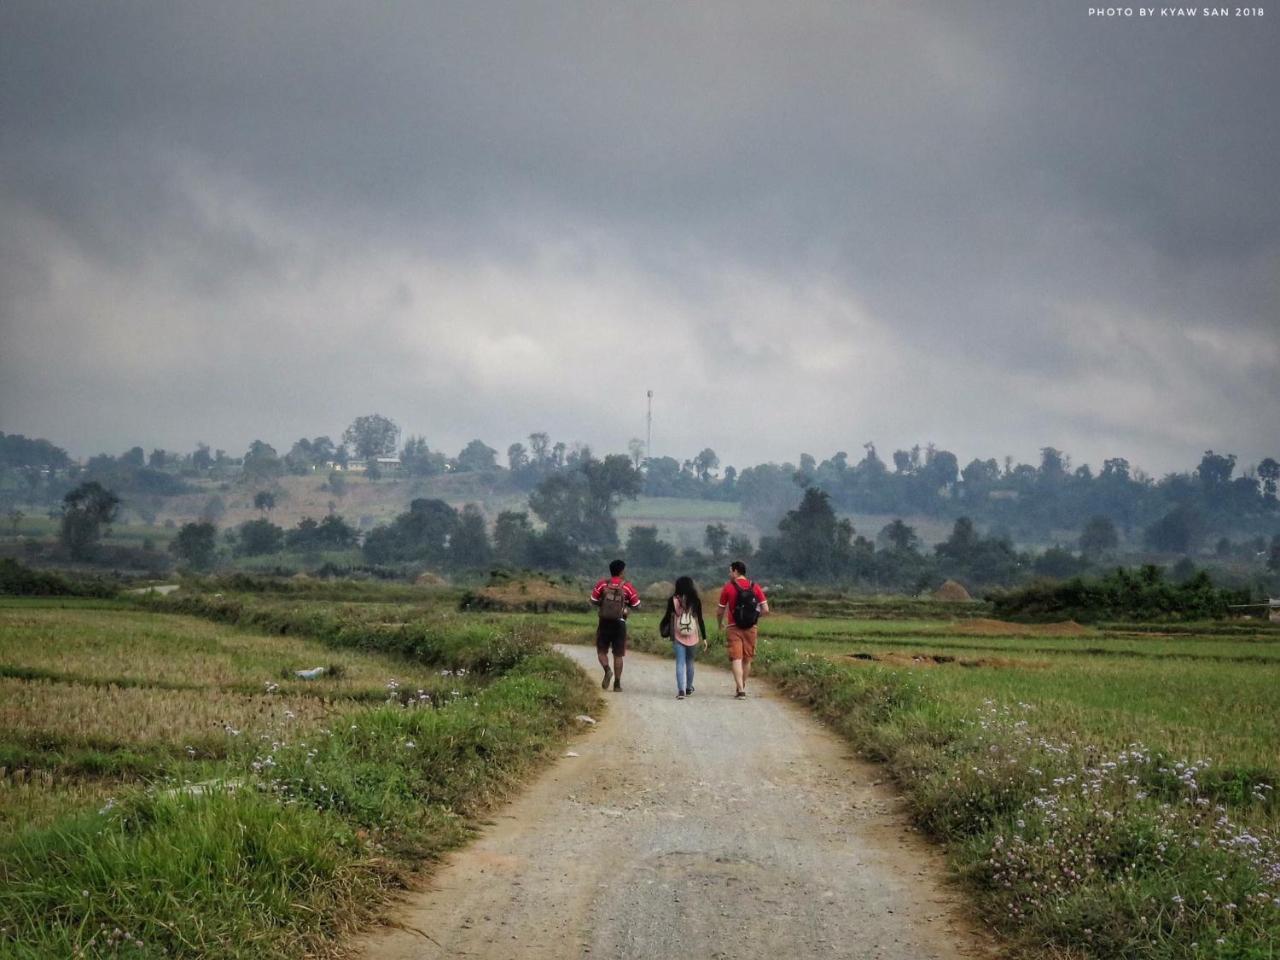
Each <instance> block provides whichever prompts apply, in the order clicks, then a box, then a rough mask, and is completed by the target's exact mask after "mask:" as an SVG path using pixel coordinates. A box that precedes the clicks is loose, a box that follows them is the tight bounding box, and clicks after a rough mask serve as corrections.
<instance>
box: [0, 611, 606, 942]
mask: <svg viewBox="0 0 1280 960" xmlns="http://www.w3.org/2000/svg"><path fill="white" fill-rule="evenodd" d="M545 640H546V636H545V632H544V631H543V629H542V628H541V627H540V626H539V625H531V624H528V623H527V622H526V621H524V620H523V619H521V618H518V617H512V616H506V617H503V618H496V617H489V616H474V617H462V616H460V615H458V614H456V613H454V612H453V611H452V610H450V609H445V610H438V609H435V608H434V607H433V606H431V605H430V604H425V603H422V602H419V603H415V604H404V603H338V602H333V601H323V600H299V599H296V598H281V597H248V596H247V597H239V598H224V597H223V596H221V595H220V594H219V595H212V594H211V595H208V596H203V597H186V598H184V599H181V600H173V601H166V600H163V599H153V600H150V601H147V600H142V599H139V600H135V601H132V602H126V601H101V600H79V599H61V598H49V599H28V598H22V599H17V598H9V599H5V598H0V956H3V957H6V958H8V957H19V958H37V957H39V958H46V957H47V958H52V957H137V958H143V957H237V958H238V957H263V956H279V957H301V956H320V955H327V954H329V953H332V952H334V951H335V950H336V949H337V947H338V944H339V942H340V940H341V937H342V935H343V934H344V933H346V932H349V931H351V930H353V929H355V928H356V927H357V926H358V925H359V924H360V923H361V922H365V921H367V918H368V917H369V916H370V913H371V911H372V910H374V909H376V907H377V905H378V904H379V903H380V902H382V901H383V900H384V899H385V898H386V897H387V895H388V894H389V892H390V891H391V890H392V889H394V888H395V887H396V886H398V885H400V884H401V883H402V882H403V880H404V878H405V877H406V876H407V875H408V873H409V872H411V871H412V870H414V869H416V867H417V865H419V864H421V863H423V862H424V861H426V860H430V859H432V858H434V857H436V856H438V855H439V853H441V852H443V851H444V850H446V849H448V848H449V847H451V846H455V845H457V844H458V843H460V842H462V841H463V840H464V839H465V838H466V836H468V834H469V832H470V830H471V829H473V827H474V825H475V823H476V822H477V819H478V818H480V817H482V816H484V814H485V812H486V811H487V810H489V809H490V808H491V807H492V805H493V804H494V803H496V802H497V801H498V800H500V799H501V798H502V797H503V796H504V795H505V794H506V793H507V792H508V791H509V790H510V789H511V788H512V787H513V786H514V784H515V783H517V782H518V780H519V778H520V777H521V776H522V775H523V773H524V772H525V771H526V770H527V769H528V768H530V767H531V766H532V765H533V764H535V763H536V762H538V761H539V760H540V759H545V758H546V757H548V756H549V755H550V754H551V751H552V750H553V749H554V747H555V746H556V744H558V743H559V742H561V741H562V739H563V738H564V737H565V736H567V735H568V734H569V732H570V731H571V730H572V729H574V728H575V727H576V722H575V721H574V720H573V717H574V716H575V715H577V714H580V713H582V712H585V710H586V709H587V708H588V706H589V705H590V704H591V703H593V702H594V694H593V693H591V689H592V688H591V687H590V685H589V684H588V683H587V682H586V680H585V678H583V677H582V676H581V675H580V674H579V673H578V672H577V671H576V669H575V668H573V667H572V665H571V664H569V663H568V662H567V661H565V660H564V659H563V658H560V657H557V656H554V655H553V654H551V653H550V652H549V651H548V650H547V649H546V643H545ZM300 673H301V674H302V675H301V676H300V675H299V674H300Z"/></svg>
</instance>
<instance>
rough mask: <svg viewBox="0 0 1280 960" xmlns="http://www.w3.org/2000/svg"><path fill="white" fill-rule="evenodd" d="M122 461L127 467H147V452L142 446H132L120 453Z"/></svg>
mask: <svg viewBox="0 0 1280 960" xmlns="http://www.w3.org/2000/svg"><path fill="white" fill-rule="evenodd" d="M120 462H121V463H122V464H124V466H126V467H145V466H146V465H147V453H146V451H145V450H143V449H142V448H141V447H130V448H129V449H128V450H126V451H125V452H124V453H122V454H120Z"/></svg>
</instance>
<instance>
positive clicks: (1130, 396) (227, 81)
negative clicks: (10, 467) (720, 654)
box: [0, 0, 1280, 475]
mask: <svg viewBox="0 0 1280 960" xmlns="http://www.w3.org/2000/svg"><path fill="white" fill-rule="evenodd" d="M1137 9H1138V8H1134V16H1133V18H1131V19H1126V18H1097V17H1091V16H1089V13H1088V11H1089V7H1088V5H1087V4H1085V3H1076V2H1063V0H1053V2H1038V3H1036V2H1033V3H1027V2H1026V0H1016V2H989V0H983V2H973V3H967V2H957V0H939V2H936V3H931V2H909V0H908V2H883V3H857V2H850V0H843V2H835V3H814V2H799V3H789V4H783V3H777V2H776V0H768V2H739V3H718V2H707V0H696V2H695V0H685V2H678V3H674V2H673V3H664V2H654V0H645V2H631V3H609V2H587V0H583V2H576V3H569V2H547V3H539V2H518V3H484V2H475V0H466V2H456V3H420V2H415V3H404V4H379V3H373V2H358V3H357V2H349V3H324V2H318V0H316V2H307V3H297V4H294V3H285V2H280V0H271V2H267V3H262V2H260V0H254V2H246V3H232V2H225V0H219V2H207V3H201V4H196V3H180V2H173V0H162V2H155V3H142V2H131V3H90V2H82V3H75V2H66V3H49V2H48V0H31V2H19V0H6V2H5V3H4V4H3V5H0V430H3V431H5V432H10V433H24V434H27V435H29V436H44V437H48V438H49V439H51V440H53V441H54V442H56V443H59V444H61V445H64V446H66V447H67V448H68V449H69V450H71V452H72V453H74V454H77V455H86V454H91V453H95V452H99V451H103V450H105V451H109V452H115V453H118V452H120V451H122V450H124V449H125V448H127V447H129V446H132V445H133V444H141V445H143V446H144V447H146V448H147V449H148V450H149V449H151V448H152V447H157V446H158V447H165V448H169V449H177V450H184V451H185V450H190V449H192V448H193V447H194V445H195V443H196V442H197V441H204V442H207V443H209V444H211V445H213V446H215V447H224V448H226V449H227V450H228V451H229V452H231V453H234V454H237V455H238V454H240V453H242V452H243V450H244V449H245V447H246V446H247V445H248V443H249V441H251V440H253V439H255V438H262V439H265V440H267V441H268V442H270V443H272V444H274V445H275V446H276V447H277V448H280V449H281V450H282V451H283V450H286V449H287V448H288V447H289V445H290V444H291V443H292V441H293V440H295V439H297V438H298V437H299V436H303V435H307V436H315V435H317V434H329V435H331V436H333V437H335V439H336V438H337V436H338V435H339V434H340V433H341V432H342V430H343V429H344V427H345V426H346V425H347V424H348V423H350V421H351V420H352V419H353V418H354V417H356V416H357V415H360V414H366V413H373V412H378V413H382V414H384V415H386V416H390V417H391V418H392V419H394V420H395V421H396V422H397V423H399V424H400V425H401V427H402V428H404V430H405V432H406V433H418V434H422V435H425V436H426V438H427V440H428V443H429V444H430V445H431V446H432V447H433V448H441V449H444V450H445V451H446V452H448V453H451V454H452V453H456V452H457V450H458V449H459V448H460V447H461V446H462V445H463V444H464V443H465V442H466V441H467V440H469V439H471V438H472V437H481V438H483V439H484V440H486V441H487V442H488V443H489V444H490V445H491V446H494V447H497V448H498V449H499V450H500V451H503V452H504V453H505V449H506V446H507V444H509V443H510V442H512V441H514V440H518V439H522V438H523V437H524V436H525V435H527V434H528V433H530V432H532V431H535V430H545V431H547V432H549V433H550V434H552V436H553V437H554V438H556V439H561V440H564V441H566V442H572V441H582V442H586V443H589V444H591V445H592V446H593V448H594V449H595V450H596V451H597V452H607V451H621V450H623V449H625V446H626V443H627V441H628V439H630V438H631V437H643V436H644V420H645V391H646V390H647V389H652V390H653V391H654V394H655V398H654V430H653V446H654V449H653V452H654V454H655V455H661V454H671V455H675V456H677V457H680V458H684V457H688V456H691V455H692V454H694V453H696V452H697V451H698V450H699V449H701V448H702V447H704V446H711V447H712V448H714V449H715V450H716V451H717V452H719V453H720V455H721V459H722V461H723V462H725V463H734V464H737V465H738V466H740V467H741V466H743V465H746V464H750V463H755V462H760V461H764V460H770V459H775V460H782V459H790V460H795V459H796V458H797V457H798V456H799V454H800V453H801V452H802V451H804V452H809V453H813V454H814V455H816V456H817V457H818V458H819V459H821V458H823V457H826V456H829V455H830V454H832V453H834V452H835V451H837V450H847V451H848V452H849V453H850V455H851V458H853V459H857V458H858V457H860V456H861V452H862V451H861V446H862V444H863V443H865V442H867V441H875V442H876V444H877V446H878V448H879V450H880V452H881V455H882V456H884V457H885V459H886V460H887V459H888V458H889V454H890V453H891V452H892V450H893V449H894V448H895V447H906V446H910V445H911V444H912V443H915V442H919V443H922V444H923V443H925V442H927V441H934V442H936V443H937V444H938V445H940V446H942V447H945V448H947V449H950V450H953V451H954V452H955V453H956V454H957V456H959V457H960V461H961V463H962V464H963V463H965V462H967V461H968V460H969V459H970V458H972V457H974V456H981V457H983V458H985V457H988V456H995V457H1002V456H1004V455H1005V454H1012V455H1013V456H1015V457H1017V458H1018V459H1021V460H1027V461H1030V462H1037V459H1038V454H1037V451H1038V449H1039V448H1040V447H1042V446H1045V445H1052V446H1055V447H1058V448H1059V449H1062V450H1065V451H1067V452H1068V453H1070V454H1071V455H1072V457H1073V460H1074V462H1075V463H1076V464H1079V463H1082V462H1086V461H1087V462H1090V463H1092V464H1093V465H1094V466H1095V467H1097V466H1098V465H1100V463H1101V461H1102V460H1103V459H1104V458H1106V457H1112V456H1125V457H1128V458H1129V459H1130V460H1131V461H1132V462H1133V463H1135V465H1138V466H1141V467H1144V468H1145V469H1147V470H1148V471H1150V472H1151V473H1153V474H1157V475H1158V474H1160V473H1163V472H1165V471H1167V470H1174V469H1190V468H1192V467H1194V466H1195V464H1196V463H1197V462H1198V460H1199V458H1200V455H1201V453H1202V452H1203V451H1204V450H1205V449H1207V448H1213V449H1215V450H1217V451H1218V452H1233V453H1236V454H1238V455H1239V456H1240V459H1241V461H1242V464H1244V465H1249V464H1253V463H1256V462H1257V461H1258V460H1259V459H1260V458H1262V457H1263V456H1267V455H1272V456H1277V455H1280V181H1278V176H1280V175H1278V172H1277V171H1278V170H1280V162H1278V158H1280V129H1278V128H1280V66H1278V65H1280V44H1278V43H1277V41H1278V40H1280V30H1278V29H1277V22H1278V21H1280V9H1276V10H1272V9H1271V8H1270V6H1267V7H1266V15H1265V16H1264V17H1262V18H1261V19H1243V18H1235V17H1228V18H1226V19H1207V18H1204V17H1203V16H1201V17H1197V18H1194V19H1173V18H1162V17H1159V16H1156V17H1149V18H1142V19H1140V18H1139V17H1138V16H1137ZM1228 9H1229V12H1234V10H1235V8H1234V7H1233V8H1228ZM1158 12H1159V10H1158V8H1157V13H1158Z"/></svg>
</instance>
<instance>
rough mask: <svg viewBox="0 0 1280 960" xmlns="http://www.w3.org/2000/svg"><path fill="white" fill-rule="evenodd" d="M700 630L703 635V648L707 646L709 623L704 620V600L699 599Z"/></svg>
mask: <svg viewBox="0 0 1280 960" xmlns="http://www.w3.org/2000/svg"><path fill="white" fill-rule="evenodd" d="M698 632H699V633H700V634H701V636H702V649H704V650H705V649H706V648H707V625H706V624H705V623H704V622H703V620H702V601H701V600H699V601H698Z"/></svg>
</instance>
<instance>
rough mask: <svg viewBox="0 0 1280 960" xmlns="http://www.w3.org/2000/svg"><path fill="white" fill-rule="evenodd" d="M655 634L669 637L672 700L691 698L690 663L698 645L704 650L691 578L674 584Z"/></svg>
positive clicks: (703, 628)
mask: <svg viewBox="0 0 1280 960" xmlns="http://www.w3.org/2000/svg"><path fill="white" fill-rule="evenodd" d="M658 633H660V634H661V635H662V636H664V637H669V638H670V640H671V646H672V648H673V649H674V651H675V655H676V699H677V700H683V699H684V698H685V697H689V696H692V695H693V661H694V655H695V654H696V653H697V652H698V644H699V643H701V644H702V649H704V650H705V649H706V648H707V625H706V624H705V623H704V622H703V621H702V598H701V597H699V596H698V588H697V587H696V586H694V583H693V578H692V577H680V578H679V579H677V580H676V585H675V591H674V592H673V593H672V594H671V596H670V597H668V598H667V609H666V612H665V613H664V614H663V615H662V621H661V623H659V624H658Z"/></svg>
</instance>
